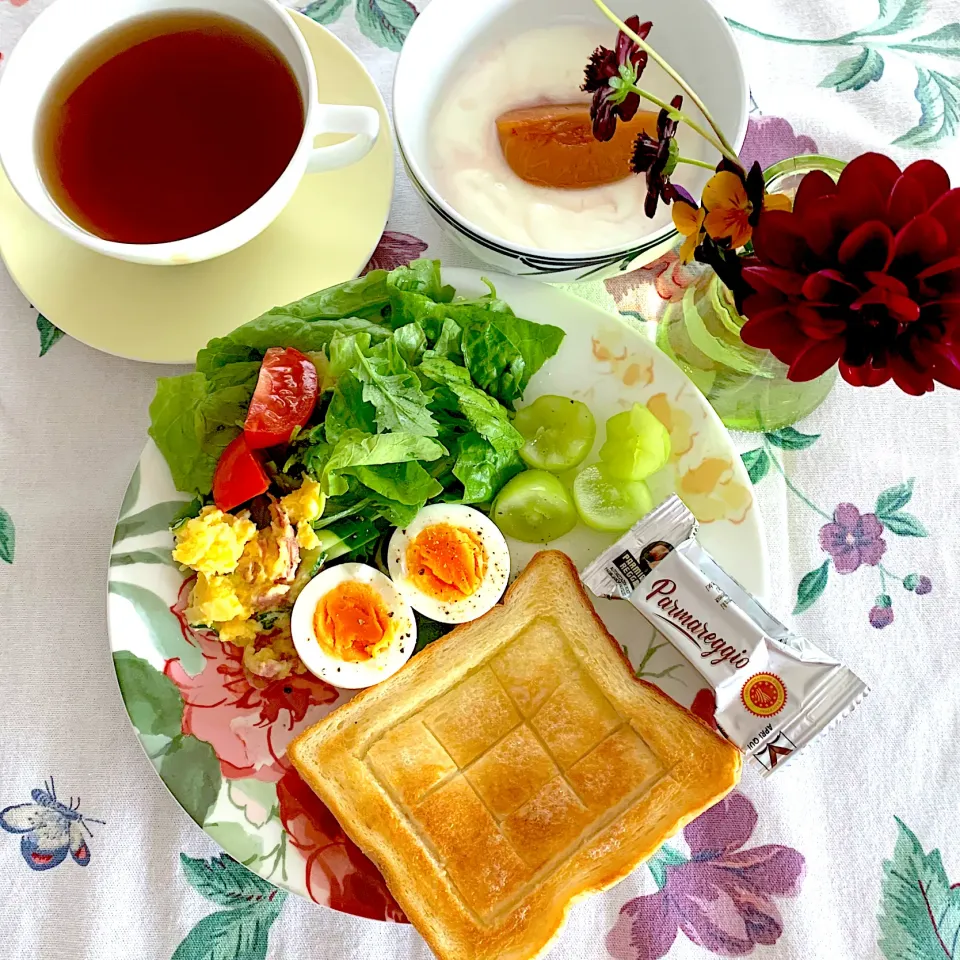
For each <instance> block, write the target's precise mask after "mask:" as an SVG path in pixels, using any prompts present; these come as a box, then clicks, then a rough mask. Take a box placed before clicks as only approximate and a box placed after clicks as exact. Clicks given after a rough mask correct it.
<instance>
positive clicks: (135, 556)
mask: <svg viewBox="0 0 960 960" xmlns="http://www.w3.org/2000/svg"><path fill="white" fill-rule="evenodd" d="M135 563H165V564H168V565H169V566H171V567H177V561H176V560H174V559H173V553H172V552H171V550H170V548H169V547H150V549H149V550H131V551H129V552H128V553H112V554H110V566H111V567H129V566H131V565H132V564H135Z"/></svg>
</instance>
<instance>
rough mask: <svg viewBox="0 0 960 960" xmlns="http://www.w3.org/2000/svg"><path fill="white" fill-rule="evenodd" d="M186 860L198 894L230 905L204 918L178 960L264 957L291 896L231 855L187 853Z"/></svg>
mask: <svg viewBox="0 0 960 960" xmlns="http://www.w3.org/2000/svg"><path fill="white" fill-rule="evenodd" d="M180 863H181V864H182V866H183V872H184V874H185V875H186V878H187V881H188V882H189V883H190V885H191V886H192V887H193V888H194V889H195V890H196V891H197V892H198V893H200V894H201V895H203V896H204V897H206V898H207V899H208V900H212V901H213V902H214V903H215V904H217V905H218V906H221V907H226V908H227V909H226V910H218V911H217V912H216V913H212V914H210V916H208V917H204V918H203V919H202V920H201V921H200V922H199V923H198V924H197V925H196V926H195V927H194V928H193V929H192V930H191V931H190V932H189V933H188V934H187V935H186V937H184V938H183V941H182V942H181V943H180V946H179V947H177V949H176V952H175V953H174V955H173V958H172V960H264V958H265V957H266V955H267V948H268V946H269V938H270V928H271V927H272V926H273V922H274V921H275V920H276V919H277V916H278V915H279V913H280V909H281V907H282V906H283V903H284V901H285V900H286V899H287V895H286V894H285V893H284V892H283V891H282V890H278V889H277V888H276V887H275V886H273V884H271V883H267V881H266V880H261V879H260V877H258V876H256V874H253V873H251V872H250V871H249V870H247V869H246V868H245V867H242V866H241V865H240V864H239V863H237V861H236V860H234V859H233V858H231V857H228V856H221V857H213V858H212V859H210V860H196V859H194V858H193V857H188V856H187V855H186V854H184V853H181V854H180Z"/></svg>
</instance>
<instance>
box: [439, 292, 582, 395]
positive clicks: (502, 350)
mask: <svg viewBox="0 0 960 960" xmlns="http://www.w3.org/2000/svg"><path fill="white" fill-rule="evenodd" d="M456 318H457V321H458V322H459V324H460V325H461V327H463V359H464V363H465V364H466V367H467V369H468V370H469V371H470V376H471V377H472V378H473V380H474V382H475V383H476V384H477V386H479V387H481V388H482V389H483V390H486V391H487V393H489V394H491V395H492V396H494V397H496V398H497V399H498V400H499V401H500V402H501V403H503V404H505V405H506V406H507V407H509V408H510V409H511V410H512V409H513V407H514V404H515V403H516V401H517V400H519V399H521V398H522V397H523V391H524V390H526V388H527V384H528V383H529V382H530V378H531V377H532V376H533V375H534V374H535V373H536V372H537V371H538V370H539V369H540V368H541V367H542V366H543V365H544V363H546V362H547V360H549V359H550V358H551V357H552V356H554V354H556V352H557V351H558V350H559V349H560V344H561V343H563V337H564V333H563V331H562V330H561V329H560V328H559V327H554V326H551V325H550V324H548V323H533V322H532V321H530V320H524V319H523V318H522V317H516V316H514V315H513V313H512V311H510V312H507V311H503V312H492V311H490V310H481V309H478V308H476V307H474V308H470V309H469V312H468V309H467V308H462V312H461V311H457V314H456Z"/></svg>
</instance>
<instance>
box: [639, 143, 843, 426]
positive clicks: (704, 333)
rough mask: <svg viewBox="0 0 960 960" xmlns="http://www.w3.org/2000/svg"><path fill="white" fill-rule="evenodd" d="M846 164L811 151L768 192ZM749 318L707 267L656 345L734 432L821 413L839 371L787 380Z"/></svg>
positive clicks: (777, 175) (769, 174)
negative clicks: (751, 338)
mask: <svg viewBox="0 0 960 960" xmlns="http://www.w3.org/2000/svg"><path fill="white" fill-rule="evenodd" d="M844 166H845V164H844V163H843V162H842V161H840V160H834V159H832V158H830V157H821V156H817V155H813V154H811V155H806V156H800V157H792V158H791V159H789V160H783V161H781V162H780V163H776V164H774V165H773V166H772V167H770V168H769V169H768V170H767V171H766V172H765V173H764V178H765V180H766V184H767V190H768V191H769V192H771V193H786V194H788V195H789V196H792V195H793V194H794V193H795V192H796V189H797V186H798V185H799V183H800V180H801V179H802V178H803V176H804V174H806V173H809V172H810V171H811V170H823V171H824V172H826V173H827V174H829V175H830V176H831V177H833V178H834V180H836V179H837V178H838V177H839V176H840V172H841V171H842V170H843V168H844ZM745 322H746V318H745V317H743V316H742V315H741V314H740V313H739V312H738V311H737V309H736V307H735V306H734V303H733V296H732V294H731V293H730V291H729V290H728V289H727V288H726V287H725V286H724V285H723V284H722V283H721V282H720V280H719V278H718V277H717V275H716V274H715V273H714V272H713V271H712V270H706V271H704V273H703V274H702V275H701V277H700V278H699V279H698V280H697V281H696V282H695V283H694V284H692V285H691V286H689V287H687V288H686V290H685V291H684V293H683V297H682V298H681V299H679V300H675V301H673V302H672V303H670V304H669V305H668V306H667V307H666V309H665V311H664V313H663V316H662V317H661V319H660V323H659V324H658V326H657V346H658V347H660V349H661V350H663V352H664V353H666V354H667V356H669V357H670V358H671V359H673V360H674V361H675V362H676V363H677V364H678V365H679V366H680V368H681V369H682V370H683V372H684V373H686V374H687V376H688V377H690V379H691V380H692V381H693V382H694V383H695V384H696V385H697V386H698V387H699V388H700V390H701V391H702V392H703V394H704V395H705V396H706V398H707V400H708V401H709V402H710V405H711V406H712V407H713V409H714V410H716V412H717V414H718V416H719V417H720V419H721V420H722V421H723V423H724V424H725V425H726V426H727V427H729V428H730V429H733V430H750V431H757V432H766V431H770V430H777V429H779V428H780V427H786V426H789V425H790V424H792V423H795V422H796V421H797V420H800V419H802V418H803V417H805V416H807V415H808V414H810V413H812V412H813V411H814V410H816V409H817V407H819V406H820V404H821V403H823V401H824V400H826V398H827V395H828V394H829V393H830V391H831V390H832V389H833V385H834V384H835V383H836V380H837V368H836V367H832V368H831V369H829V370H828V371H827V372H826V373H824V374H823V375H822V376H820V377H817V379H815V380H807V381H793V380H788V379H787V366H786V365H785V364H783V363H781V362H780V361H779V360H778V359H777V358H776V357H775V356H774V355H773V354H772V353H770V352H769V351H766V350H757V349H755V348H753V347H749V346H747V345H746V344H745V343H744V342H743V341H742V340H741V339H740V328H741V327H742V326H743V324H744V323H745Z"/></svg>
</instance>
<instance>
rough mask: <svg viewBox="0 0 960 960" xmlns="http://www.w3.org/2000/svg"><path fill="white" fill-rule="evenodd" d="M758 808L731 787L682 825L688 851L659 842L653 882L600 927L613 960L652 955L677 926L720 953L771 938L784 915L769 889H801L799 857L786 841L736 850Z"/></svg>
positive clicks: (785, 892)
mask: <svg viewBox="0 0 960 960" xmlns="http://www.w3.org/2000/svg"><path fill="white" fill-rule="evenodd" d="M756 825H757V811H756V810H755V809H754V806H753V804H752V803H751V802H750V801H749V800H748V799H747V798H746V797H745V796H744V795H743V794H742V793H731V794H730V795H729V796H727V798H726V799H725V800H722V801H721V802H720V803H718V804H717V805H716V806H715V807H713V808H712V809H711V810H708V811H707V812H706V813H704V814H703V815H702V816H700V817H698V818H697V819H696V820H695V821H694V822H693V823H691V824H690V825H689V826H688V827H687V828H686V829H685V830H684V831H683V836H684V839H685V840H686V841H687V844H688V846H689V847H690V859H689V860H686V859H684V858H683V857H682V856H681V855H680V854H679V853H677V852H676V851H675V850H673V849H672V848H669V847H663V848H662V849H661V850H660V851H659V852H658V853H657V854H656V855H655V856H654V858H653V859H652V860H651V861H650V863H649V867H650V870H651V872H652V873H653V874H654V877H655V878H656V880H657V884H658V886H659V887H660V890H659V891H658V892H657V893H653V894H650V895H649V896H645V897H637V898H636V899H634V900H629V901H627V903H625V904H624V905H623V906H622V907H621V908H620V917H619V919H618V920H617V923H616V924H615V926H614V927H613V929H612V930H611V931H610V933H609V934H607V950H608V951H609V952H610V954H611V955H612V956H614V957H616V958H617V960H659V958H660V957H664V956H666V955H667V952H668V951H669V950H670V947H671V946H672V945H673V941H674V940H675V939H676V936H677V932H678V931H682V932H683V934H684V935H685V936H686V937H687V938H688V939H689V940H691V941H692V942H693V943H695V944H697V945H698V946H701V947H704V948H705V949H707V950H710V951H712V952H713V953H717V954H720V955H722V956H726V957H739V956H743V955H745V954H748V953H750V952H751V951H752V950H753V948H754V946H756V945H757V944H758V943H759V944H771V943H775V942H776V941H777V940H778V939H779V937H780V934H781V933H783V921H782V920H781V917H780V911H779V910H778V909H777V906H776V904H775V903H774V902H773V897H792V896H796V894H797V893H799V892H800V884H801V882H802V881H803V875H804V870H805V862H804V859H803V856H802V855H801V854H800V853H799V852H798V851H796V850H794V849H792V848H791V847H784V846H780V845H779V844H765V845H764V846H760V847H753V848H751V849H749V850H743V849H741V847H743V845H744V844H745V843H746V842H747V841H748V840H749V839H750V835H751V834H752V833H753V830H754V827H755V826H756Z"/></svg>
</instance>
